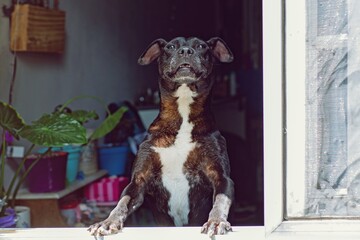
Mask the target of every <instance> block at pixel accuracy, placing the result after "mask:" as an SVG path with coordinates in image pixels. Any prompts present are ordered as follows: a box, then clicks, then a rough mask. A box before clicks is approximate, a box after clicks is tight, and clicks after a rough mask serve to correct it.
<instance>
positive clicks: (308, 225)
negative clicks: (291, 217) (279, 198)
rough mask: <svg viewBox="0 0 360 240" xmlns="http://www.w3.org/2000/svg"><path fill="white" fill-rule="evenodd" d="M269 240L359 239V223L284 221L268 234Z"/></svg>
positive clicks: (352, 221)
mask: <svg viewBox="0 0 360 240" xmlns="http://www.w3.org/2000/svg"><path fill="white" fill-rule="evenodd" d="M266 239H270V240H283V239H284V240H285V239H286V240H310V239H316V240H322V239H324V240H325V239H326V240H333V239H334V240H335V239H338V240H344V239H360V222H359V221H354V220H350V219H349V220H334V219H331V220H303V221H300V220H299V221H298V220H295V221H284V222H282V223H281V224H280V225H279V227H278V228H277V229H276V230H275V231H274V232H272V233H271V234H269V236H268V237H267V238H266Z"/></svg>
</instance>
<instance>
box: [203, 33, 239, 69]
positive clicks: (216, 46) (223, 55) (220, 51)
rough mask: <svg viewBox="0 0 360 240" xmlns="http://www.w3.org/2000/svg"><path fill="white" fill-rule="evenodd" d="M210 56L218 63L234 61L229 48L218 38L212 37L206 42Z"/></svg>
mask: <svg viewBox="0 0 360 240" xmlns="http://www.w3.org/2000/svg"><path fill="white" fill-rule="evenodd" d="M207 44H208V45H209V47H210V49H211V52H212V54H213V55H214V56H215V58H216V59H218V60H219V61H220V62H224V63H229V62H232V61H233V60H234V55H233V54H232V52H231V51H230V49H229V47H228V46H227V45H226V43H225V42H224V40H222V39H221V38H219V37H213V38H211V39H210V40H209V41H207Z"/></svg>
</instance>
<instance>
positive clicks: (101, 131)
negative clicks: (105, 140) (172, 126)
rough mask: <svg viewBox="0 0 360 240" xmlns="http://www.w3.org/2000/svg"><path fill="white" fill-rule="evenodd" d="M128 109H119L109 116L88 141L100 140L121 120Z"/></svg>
mask: <svg viewBox="0 0 360 240" xmlns="http://www.w3.org/2000/svg"><path fill="white" fill-rule="evenodd" d="M127 110H128V109H127V108H126V107H121V108H119V109H118V110H117V111H116V112H114V113H113V114H111V115H109V116H108V117H107V118H106V119H105V120H104V121H103V122H102V123H101V124H100V126H99V127H98V128H97V129H95V131H94V133H93V134H92V135H91V137H90V140H95V139H98V138H101V137H103V136H105V135H106V134H108V133H109V132H111V130H113V129H114V128H115V127H116V125H117V124H118V123H119V122H120V120H121V118H122V117H123V115H124V113H125V112H126V111H127Z"/></svg>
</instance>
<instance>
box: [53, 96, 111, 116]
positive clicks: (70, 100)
mask: <svg viewBox="0 0 360 240" xmlns="http://www.w3.org/2000/svg"><path fill="white" fill-rule="evenodd" d="M83 98H91V99H94V100H96V101H97V102H99V103H100V104H101V105H103V107H104V108H105V110H106V112H107V114H108V115H110V114H111V113H110V110H109V108H108V107H107V105H106V103H105V102H104V101H103V100H102V99H101V98H98V97H95V96H90V95H81V96H77V97H73V98H71V99H69V100H68V101H66V102H65V103H64V104H63V105H62V106H61V108H60V109H59V110H58V112H62V111H63V110H64V109H65V108H66V107H67V106H69V105H70V104H71V103H73V102H75V101H76V100H79V99H83Z"/></svg>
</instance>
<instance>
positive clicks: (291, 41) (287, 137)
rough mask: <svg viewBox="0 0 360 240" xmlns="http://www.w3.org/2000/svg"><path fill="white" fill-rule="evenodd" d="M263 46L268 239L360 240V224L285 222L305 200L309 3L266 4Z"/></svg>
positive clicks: (284, 1) (347, 221)
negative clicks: (287, 196) (307, 12)
mask: <svg viewBox="0 0 360 240" xmlns="http://www.w3.org/2000/svg"><path fill="white" fill-rule="evenodd" d="M263 42H264V45H263V48H264V54H263V62H264V195H265V238H266V239H290V240H291V239H325V238H326V239H360V221H359V220H351V219H327V220H325V219H321V220H319V219H318V220H316V219H314V220H312V219H302V220H299V219H296V220H291V219H290V220H289V219H288V220H285V219H286V212H287V211H292V209H288V208H287V207H289V206H291V207H294V209H301V206H304V199H305V195H304V191H296V189H305V130H306V129H305V126H306V125H305V78H306V55H305V54H306V45H305V44H306V0H296V1H294V0H270V1H269V0H263ZM286 163H290V164H291V167H289V166H287V165H286ZM284 169H286V171H287V172H286V174H285V170H284ZM286 191H287V192H288V193H289V192H290V194H286ZM286 195H289V196H291V197H289V198H288V199H286V197H285V196H286ZM359 217H360V216H359Z"/></svg>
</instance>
